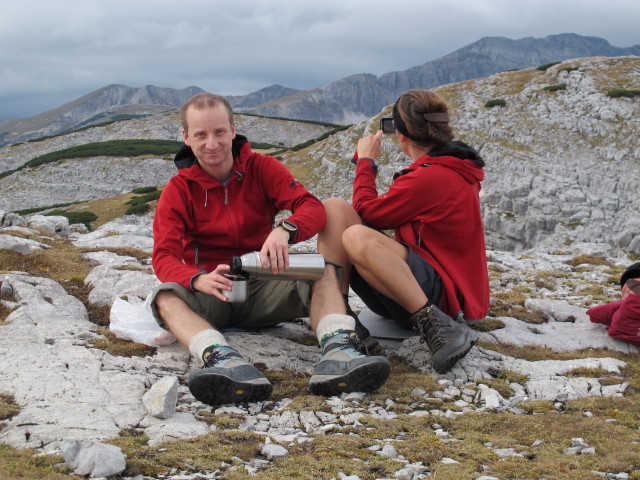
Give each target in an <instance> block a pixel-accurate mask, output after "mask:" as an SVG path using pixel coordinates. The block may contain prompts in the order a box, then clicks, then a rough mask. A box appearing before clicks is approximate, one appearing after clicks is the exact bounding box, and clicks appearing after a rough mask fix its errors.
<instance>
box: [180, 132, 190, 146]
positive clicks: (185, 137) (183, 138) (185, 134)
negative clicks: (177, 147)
mask: <svg viewBox="0 0 640 480" xmlns="http://www.w3.org/2000/svg"><path fill="white" fill-rule="evenodd" d="M182 140H183V141H184V143H185V145H189V134H188V133H187V132H186V130H184V129H183V130H182ZM189 146H191V145H189Z"/></svg>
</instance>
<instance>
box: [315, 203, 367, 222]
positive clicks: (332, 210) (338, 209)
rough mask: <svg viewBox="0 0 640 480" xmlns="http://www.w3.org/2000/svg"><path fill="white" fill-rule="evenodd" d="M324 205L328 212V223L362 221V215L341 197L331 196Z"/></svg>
mask: <svg viewBox="0 0 640 480" xmlns="http://www.w3.org/2000/svg"><path fill="white" fill-rule="evenodd" d="M322 205H323V206H324V210H325V212H326V213H327V225H330V224H331V225H336V224H340V225H351V224H354V223H360V217H359V216H358V214H357V213H356V211H355V210H354V209H353V207H352V206H351V205H350V204H349V203H347V202H346V201H345V200H343V199H341V198H329V199H327V200H325V201H323V202H322Z"/></svg>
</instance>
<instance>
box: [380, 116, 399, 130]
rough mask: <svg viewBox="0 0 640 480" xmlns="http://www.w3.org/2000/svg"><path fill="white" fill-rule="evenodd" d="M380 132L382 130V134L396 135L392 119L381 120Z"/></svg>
mask: <svg viewBox="0 0 640 480" xmlns="http://www.w3.org/2000/svg"><path fill="white" fill-rule="evenodd" d="M380 130H382V133H396V127H395V125H394V124H393V118H390V117H386V118H381V119H380Z"/></svg>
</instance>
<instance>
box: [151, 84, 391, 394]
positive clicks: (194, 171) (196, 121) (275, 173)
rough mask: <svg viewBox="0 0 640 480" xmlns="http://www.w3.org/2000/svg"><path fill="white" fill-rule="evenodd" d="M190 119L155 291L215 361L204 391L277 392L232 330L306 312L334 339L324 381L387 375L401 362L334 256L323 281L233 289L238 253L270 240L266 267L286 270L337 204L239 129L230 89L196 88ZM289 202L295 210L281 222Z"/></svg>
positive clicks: (162, 215)
mask: <svg viewBox="0 0 640 480" xmlns="http://www.w3.org/2000/svg"><path fill="white" fill-rule="evenodd" d="M182 127H183V131H182V134H183V138H184V143H185V146H184V147H183V148H182V150H180V152H178V154H177V155H176V158H175V164H176V166H177V167H178V169H179V170H178V173H177V175H175V176H174V177H173V178H172V179H171V180H170V182H169V183H168V185H167V186H166V187H165V189H164V191H163V192H162V195H161V197H160V199H159V201H158V206H157V209H156V213H155V218H154V222H153V235H154V248H153V268H154V270H155V273H156V275H157V277H158V278H159V279H160V281H161V282H163V283H162V284H161V285H159V286H158V288H157V289H156V290H155V291H154V293H153V298H152V310H153V312H154V316H155V317H156V319H157V321H158V322H159V324H160V325H162V326H165V327H166V328H168V329H169V330H170V331H171V333H173V334H174V335H175V336H176V338H177V339H178V340H179V341H180V343H182V344H183V345H185V346H187V347H188V348H189V351H190V352H191V354H192V355H193V356H194V357H195V358H196V359H202V361H203V362H204V368H201V369H198V370H195V371H193V372H192V373H191V374H190V375H189V379H188V383H189V389H190V390H191V393H192V394H193V395H194V397H196V398H197V399H198V400H200V401H202V402H204V403H208V404H211V405H217V404H225V403H234V402H245V401H259V400H265V399H267V398H268V397H269V396H270V394H271V391H272V385H271V383H270V382H269V380H268V379H267V378H265V377H264V375H263V374H262V373H261V372H260V371H259V370H258V369H257V368H255V367H254V366H253V365H251V364H249V363H248V362H246V361H245V360H244V359H243V358H242V357H241V355H240V354H239V353H238V352H237V351H236V350H235V349H233V348H231V347H230V346H229V345H228V343H227V341H226V340H225V337H224V336H223V334H222V333H221V332H220V330H221V329H224V328H226V327H237V328H247V329H259V328H263V327H270V326H274V325H276V324H278V323H280V322H282V321H287V320H294V319H296V318H299V317H305V316H310V318H311V328H312V329H313V331H314V332H315V333H316V335H317V337H318V340H319V341H320V345H321V347H322V357H321V359H320V362H319V363H318V364H317V365H316V367H315V370H314V373H313V376H312V377H311V380H310V383H309V388H310V389H311V391H312V392H313V393H315V394H319V395H327V396H330V395H338V394H340V393H342V392H352V391H365V392H366V391H371V390H375V389H377V388H378V387H380V386H381V385H382V384H383V383H384V382H385V381H386V379H387V377H388V375H389V371H390V367H389V362H388V360H387V359H386V358H385V357H378V356H369V355H368V353H367V352H366V349H365V348H364V347H363V345H362V342H361V341H360V340H359V338H358V336H357V335H356V334H355V332H354V330H355V320H354V318H353V317H351V316H348V315H346V314H345V313H346V309H345V303H344V301H343V297H342V296H341V294H340V290H339V286H338V276H339V272H338V270H339V269H338V268H335V267H334V266H333V265H327V266H326V268H325V274H324V276H323V277H322V279H320V280H318V281H316V282H315V284H313V285H311V284H310V283H309V282H305V281H295V280H278V281H274V280H265V279H253V280H250V284H249V298H248V299H247V301H246V302H243V303H230V302H229V301H228V298H227V296H226V295H225V293H227V294H228V292H230V291H231V289H232V281H231V279H230V275H229V271H230V266H229V264H230V263H231V258H232V257H233V256H240V255H243V254H245V253H248V252H251V251H259V252H260V260H261V263H262V266H263V268H271V271H272V272H273V273H274V274H281V273H282V272H283V271H284V270H285V269H286V268H288V264H289V256H288V246H289V244H291V243H295V242H299V241H303V240H307V239H309V238H311V237H313V236H314V235H315V234H316V233H318V232H319V231H320V230H321V229H322V228H323V227H324V226H325V223H326V214H325V210H324V207H323V206H322V204H321V203H320V201H319V200H318V199H317V198H316V197H314V196H313V195H311V194H310V193H309V192H308V191H307V190H305V188H304V187H303V186H302V185H301V184H300V183H299V182H298V181H296V180H295V179H294V178H293V176H292V175H291V173H290V172H289V171H288V170H287V168H286V167H284V166H283V165H282V164H281V163H280V162H279V161H278V160H277V159H275V158H274V157H271V156H267V155H262V154H259V153H256V152H252V151H251V146H250V144H249V142H248V141H247V139H246V138H245V137H243V136H242V135H237V134H236V127H235V123H234V121H233V112H232V109H231V106H230V105H229V103H228V102H227V101H226V99H224V98H223V97H220V96H217V95H212V94H208V93H201V94H198V95H196V96H194V97H193V98H191V99H190V100H189V101H188V102H187V103H186V104H185V105H184V106H183V108H182ZM281 210H288V211H290V212H292V214H291V216H290V217H288V218H287V219H286V220H283V221H281V222H279V223H278V224H277V225H275V226H274V223H275V217H276V215H277V213H278V212H279V211H281ZM320 235H321V236H322V235H324V233H322V232H321V234H320ZM312 293H313V296H312V295H311V294H312Z"/></svg>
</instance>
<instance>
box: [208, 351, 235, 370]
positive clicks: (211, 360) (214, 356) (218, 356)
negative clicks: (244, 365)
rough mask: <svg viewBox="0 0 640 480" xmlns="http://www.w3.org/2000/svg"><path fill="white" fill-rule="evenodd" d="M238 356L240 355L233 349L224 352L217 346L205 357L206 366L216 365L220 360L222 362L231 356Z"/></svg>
mask: <svg viewBox="0 0 640 480" xmlns="http://www.w3.org/2000/svg"><path fill="white" fill-rule="evenodd" d="M238 356H239V355H238V354H237V353H236V352H234V351H233V350H231V351H228V352H224V351H223V350H221V349H218V348H216V349H214V350H212V351H211V352H208V353H207V354H206V355H205V356H204V359H203V360H204V368H211V367H214V366H215V365H216V364H217V363H218V362H221V361H222V360H227V359H229V358H233V357H238Z"/></svg>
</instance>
